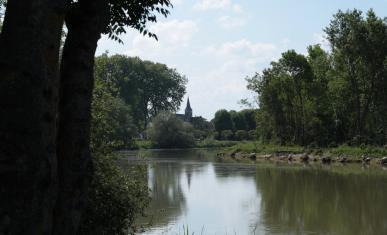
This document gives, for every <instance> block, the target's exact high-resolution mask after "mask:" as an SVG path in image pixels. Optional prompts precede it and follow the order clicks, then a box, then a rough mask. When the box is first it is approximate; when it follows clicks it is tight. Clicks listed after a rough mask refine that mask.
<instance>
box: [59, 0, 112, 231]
mask: <svg viewBox="0 0 387 235" xmlns="http://www.w3.org/2000/svg"><path fill="white" fill-rule="evenodd" d="M107 10H108V8H107V3H106V1H105V0H86V1H79V2H78V3H77V4H74V6H73V7H72V9H70V12H69V13H68V14H67V17H66V25H67V28H68V34H67V38H66V41H65V45H64V48H63V56H62V62H61V68H60V69H61V72H60V75H61V77H60V103H59V124H58V150H57V154H58V165H59V180H60V182H59V183H60V185H59V186H60V187H59V189H60V190H59V195H58V201H57V204H56V208H55V222H54V230H53V231H54V232H53V233H54V234H56V235H57V234H66V235H68V234H76V232H77V229H78V226H79V223H80V220H81V212H82V209H83V208H84V206H85V202H86V197H87V189H88V186H89V184H90V180H91V176H92V167H91V165H92V162H91V154H90V147H89V144H90V121H91V113H90V112H91V99H92V90H93V83H94V54H95V51H96V48H97V42H98V40H99V38H100V35H101V32H102V31H103V30H104V29H105V27H106V22H107V21H106V19H107Z"/></svg>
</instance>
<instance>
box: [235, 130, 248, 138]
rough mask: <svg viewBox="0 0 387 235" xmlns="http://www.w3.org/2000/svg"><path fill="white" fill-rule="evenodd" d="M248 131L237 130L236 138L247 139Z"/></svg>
mask: <svg viewBox="0 0 387 235" xmlns="http://www.w3.org/2000/svg"><path fill="white" fill-rule="evenodd" d="M247 137H248V136H247V131H245V130H237V131H236V132H235V139H236V140H246V139H247Z"/></svg>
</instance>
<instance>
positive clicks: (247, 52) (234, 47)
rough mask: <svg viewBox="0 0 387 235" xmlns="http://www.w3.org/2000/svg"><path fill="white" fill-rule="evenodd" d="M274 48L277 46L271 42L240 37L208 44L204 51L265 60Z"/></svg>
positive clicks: (227, 56) (225, 55)
mask: <svg viewBox="0 0 387 235" xmlns="http://www.w3.org/2000/svg"><path fill="white" fill-rule="evenodd" d="M276 49H277V47H276V46H275V45H274V44H271V43H261V42H256V43H254V42H251V41H249V40H247V39H240V40H237V41H234V42H226V43H223V44H222V45H220V46H218V47H214V46H210V47H208V48H206V49H205V52H207V53H211V54H215V55H218V56H220V57H222V58H236V57H238V58H245V59H247V58H255V59H256V60H257V61H266V60H270V59H271V58H272V57H273V56H274V52H275V50H276Z"/></svg>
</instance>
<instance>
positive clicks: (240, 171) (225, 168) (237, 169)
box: [214, 163, 255, 179]
mask: <svg viewBox="0 0 387 235" xmlns="http://www.w3.org/2000/svg"><path fill="white" fill-rule="evenodd" d="M214 171H215V174H216V177H217V178H218V179H222V178H229V177H246V178H251V177H253V176H254V175H255V167H254V165H251V164H236V163H233V164H228V163H216V164H214Z"/></svg>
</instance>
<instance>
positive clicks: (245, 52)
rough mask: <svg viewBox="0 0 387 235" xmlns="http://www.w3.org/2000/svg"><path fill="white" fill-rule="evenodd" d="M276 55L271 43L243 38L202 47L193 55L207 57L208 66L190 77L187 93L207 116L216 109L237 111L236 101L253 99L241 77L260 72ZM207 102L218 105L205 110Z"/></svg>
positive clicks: (277, 49) (275, 48)
mask: <svg viewBox="0 0 387 235" xmlns="http://www.w3.org/2000/svg"><path fill="white" fill-rule="evenodd" d="M278 53H279V48H278V47H277V46H276V45H274V44H271V43H262V42H252V41H249V40H247V39H240V40H237V41H231V42H225V43H223V44H220V45H216V46H208V47H207V48H204V49H203V50H202V52H201V53H199V54H198V55H197V56H198V58H202V60H205V59H206V58H207V60H208V61H209V63H211V66H210V67H209V68H208V69H206V70H204V71H201V73H200V74H199V73H198V74H195V75H194V76H191V77H190V85H189V89H188V93H189V95H190V97H191V100H194V101H196V102H197V103H198V104H203V105H202V106H203V108H205V109H208V110H204V111H205V112H208V113H212V112H214V111H216V110H217V109H220V108H226V109H238V107H240V106H239V105H238V101H239V100H240V99H243V98H252V97H253V96H254V94H252V93H251V92H249V91H248V90H247V88H246V85H247V83H246V81H245V80H244V78H245V77H246V76H251V75H254V73H255V72H260V71H261V70H262V69H263V68H265V67H266V66H267V65H268V64H269V63H270V61H272V59H273V58H274V57H276V56H278V55H277V54H278ZM208 58H209V59H208ZM206 62H207V61H206ZM203 84H205V86H203ZM196 94H199V95H196ZM208 100H216V101H217V104H221V106H219V107H214V106H213V105H208V107H207V105H206V103H208Z"/></svg>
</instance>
